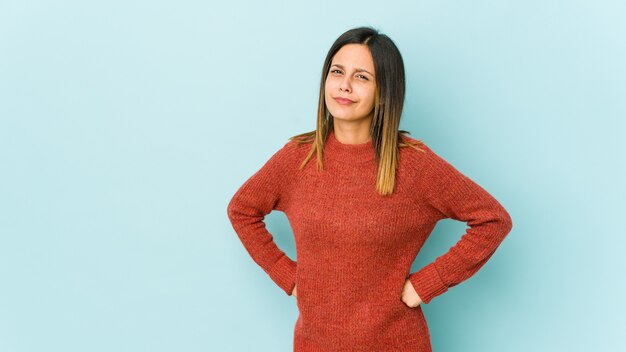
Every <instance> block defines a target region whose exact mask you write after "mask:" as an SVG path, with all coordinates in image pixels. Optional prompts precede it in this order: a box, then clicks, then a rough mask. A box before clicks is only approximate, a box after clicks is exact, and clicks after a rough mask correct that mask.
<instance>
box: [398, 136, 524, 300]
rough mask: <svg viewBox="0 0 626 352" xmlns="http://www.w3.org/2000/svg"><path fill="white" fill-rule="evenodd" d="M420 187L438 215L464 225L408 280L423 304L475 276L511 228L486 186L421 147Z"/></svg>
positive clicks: (509, 218)
mask: <svg viewBox="0 0 626 352" xmlns="http://www.w3.org/2000/svg"><path fill="white" fill-rule="evenodd" d="M425 149H426V154H425V155H424V159H423V160H424V163H422V164H421V167H422V169H423V172H421V173H420V176H421V180H420V181H419V182H424V183H423V186H422V187H421V188H420V189H424V190H425V192H426V198H427V203H428V204H429V206H431V207H432V208H433V209H434V210H435V211H436V212H438V213H439V214H440V216H441V218H442V219H443V218H451V219H454V220H458V221H463V222H466V223H467V224H468V225H469V229H467V231H466V233H465V234H464V235H463V236H461V239H460V240H459V241H458V242H457V243H456V244H455V245H454V246H452V247H451V248H450V249H449V251H448V252H447V253H445V254H443V255H441V256H439V257H438V258H437V259H435V260H434V261H433V262H432V263H430V264H428V265H426V266H424V267H423V268H422V269H420V270H419V271H417V272H415V273H412V274H410V275H409V280H410V281H411V284H412V285H413V287H414V289H415V291H416V292H417V294H418V295H419V297H420V298H421V299H422V301H423V302H424V303H429V302H430V301H431V300H432V299H433V298H435V297H436V296H438V295H440V294H442V293H444V292H446V291H447V290H448V288H450V287H453V286H455V285H457V284H459V283H461V282H462V281H464V280H466V279H468V278H469V277H471V276H472V275H474V274H475V273H476V272H477V271H478V270H479V269H480V268H481V267H482V266H483V265H485V263H486V262H487V260H489V258H490V257H491V256H492V255H493V254H494V252H495V250H496V248H497V247H498V246H499V245H500V243H501V242H502V241H503V240H504V238H505V236H506V235H507V234H508V233H509V232H510V231H511V228H512V220H511V217H510V216H509V214H508V213H507V211H506V210H505V209H504V207H502V205H501V204H500V203H499V202H498V201H497V200H496V199H495V198H493V197H492V196H491V195H490V194H489V193H488V192H487V191H486V190H485V189H483V188H482V187H481V186H479V185H478V184H476V183H475V182H473V181H472V180H470V179H469V178H468V177H467V176H465V175H463V174H462V173H461V172H460V171H458V170H457V169H455V168H454V167H453V166H452V165H450V164H449V163H448V162H446V161H445V160H444V159H442V158H441V157H439V156H438V155H437V154H435V153H434V152H433V151H432V150H431V149H430V148H428V147H426V148H425Z"/></svg>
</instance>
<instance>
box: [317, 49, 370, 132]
mask: <svg viewBox="0 0 626 352" xmlns="http://www.w3.org/2000/svg"><path fill="white" fill-rule="evenodd" d="M375 74H376V72H374V60H373V59H372V54H371V53H370V50H369V48H368V47H367V45H364V44H346V45H344V46H343V47H342V48H341V49H339V51H337V53H336V54H335V56H334V57H333V59H332V61H331V66H330V70H329V72H328V76H326V84H325V89H324V96H325V99H326V108H327V109H328V111H329V112H330V114H331V115H332V116H333V117H334V118H335V119H339V120H345V121H360V120H366V119H371V118H372V114H373V110H374V99H375V95H376V76H375Z"/></svg>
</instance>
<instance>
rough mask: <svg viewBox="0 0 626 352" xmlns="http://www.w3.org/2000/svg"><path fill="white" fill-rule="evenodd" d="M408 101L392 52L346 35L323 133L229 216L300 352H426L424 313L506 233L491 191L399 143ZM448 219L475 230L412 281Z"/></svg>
mask: <svg viewBox="0 0 626 352" xmlns="http://www.w3.org/2000/svg"><path fill="white" fill-rule="evenodd" d="M404 91H405V83H404V66H403V61H402V57H401V55H400V52H399V51H398V49H397V47H396V46H395V44H394V43H393V42H392V41H391V39H389V38H388V37H387V36H386V35H384V34H380V33H378V32H377V31H376V30H374V29H372V28H367V27H361V28H355V29H352V30H349V31H347V32H345V33H344V34H342V35H341V36H340V37H339V38H338V39H337V40H336V41H335V43H334V44H333V45H332V47H331V48H330V50H329V52H328V55H327V56H326V60H325V62H324V67H323V71H322V80H321V86H320V95H319V105H318V114H317V127H316V129H315V130H314V131H311V132H308V133H304V134H300V135H297V136H294V137H291V138H290V140H289V142H287V143H286V144H285V145H284V146H283V147H282V148H281V149H280V150H278V151H277V152H276V153H275V154H274V155H273V156H272V157H271V158H270V159H269V160H268V161H267V162H266V163H265V165H263V167H262V168H261V169H260V170H259V171H257V172H256V173H255V174H254V175H252V176H251V177H250V178H249V179H248V180H247V181H246V182H245V183H244V184H243V185H242V186H241V187H240V188H239V190H238V191H237V192H236V193H235V195H234V196H233V198H232V200H231V201H230V203H229V205H228V216H229V218H230V221H231V223H232V225H233V228H234V230H235V231H236V233H237V235H238V236H239V238H240V239H241V241H242V243H243V245H244V247H245V248H246V250H247V251H248V253H249V254H250V255H251V257H252V259H253V260H254V261H255V262H256V263H257V264H258V265H260V266H261V267H262V268H263V270H265V272H267V274H268V275H269V276H270V278H271V279H272V280H273V281H274V282H275V283H276V284H277V285H278V286H279V287H280V288H281V289H283V290H284V291H285V293H286V294H287V295H293V296H295V297H296V302H297V306H298V309H299V316H298V319H297V321H296V323H295V330H294V351H298V352H306V351H324V352H329V351H342V352H346V351H423V352H426V351H431V344H430V334H429V331H428V326H427V324H426V320H425V318H424V314H423V312H422V309H421V304H422V303H424V304H427V303H429V302H430V301H431V300H432V299H433V298H435V297H436V296H438V295H441V294H442V293H444V292H446V291H447V289H448V288H450V287H452V286H455V285H457V284H459V283H460V282H462V281H464V280H466V279H467V278H469V277H470V276H472V275H473V274H474V273H476V272H477V271H478V270H479V269H480V268H481V267H482V266H483V265H484V264H485V262H486V261H487V260H488V259H489V258H490V257H491V256H492V255H493V253H494V251H495V250H496V248H497V247H498V246H499V244H500V243H501V242H502V240H503V239H504V238H505V236H506V235H507V234H508V233H509V231H510V230H511V227H512V221H511V218H510V216H509V214H508V213H507V211H506V210H505V209H504V208H503V207H502V205H501V204H500V203H499V202H498V201H497V200H496V199H494V198H493V197H492V196H491V195H490V194H489V193H488V192H487V191H485V190H484V189H483V188H482V187H480V186H479V185H478V184H476V183H474V182H473V181H472V180H470V179H469V178H468V177H466V176H465V175H463V174H462V173H461V172H459V171H458V170H457V169H455V168H454V167H453V166H452V165H450V164H449V163H448V162H446V161H445V160H443V159H442V158H441V157H439V156H438V155H437V154H435V153H434V152H433V151H432V150H431V149H430V148H429V147H428V146H427V145H426V144H425V143H424V142H422V141H419V140H416V139H413V138H411V137H408V136H407V135H406V134H407V132H406V131H399V130H398V127H399V124H400V115H401V113H402V106H403V103H404ZM314 159H315V162H312V161H313V160H314ZM272 210H279V211H282V212H284V213H285V214H286V216H287V218H288V219H289V222H290V224H291V226H292V229H293V233H294V237H295V242H296V256H297V261H294V260H292V259H290V258H289V257H288V256H287V255H285V253H284V252H283V251H282V250H281V249H279V248H278V247H277V246H276V244H275V242H274V241H273V240H272V239H273V237H272V235H271V234H270V233H269V232H268V231H267V230H266V227H265V224H264V222H263V219H264V216H265V215H266V214H268V213H270V212H271V211H272ZM444 218H451V219H455V220H459V221H463V222H466V223H467V224H468V225H469V226H470V228H469V229H468V230H467V232H466V233H465V234H464V235H463V236H462V237H461V239H460V240H459V241H458V242H457V243H456V244H455V245H454V246H453V247H451V248H450V250H449V251H448V252H447V253H445V254H443V255H441V256H439V257H438V258H437V259H436V260H434V261H433V262H432V263H430V264H428V265H426V266H425V267H423V268H422V269H420V270H418V271H417V272H414V273H409V270H410V267H411V264H412V262H413V261H414V259H415V257H416V255H417V253H418V252H419V250H420V248H421V247H422V245H423V243H424V242H425V241H426V239H427V238H428V236H429V235H430V233H431V231H432V230H433V228H434V227H435V225H436V223H437V222H438V221H439V220H441V219H444Z"/></svg>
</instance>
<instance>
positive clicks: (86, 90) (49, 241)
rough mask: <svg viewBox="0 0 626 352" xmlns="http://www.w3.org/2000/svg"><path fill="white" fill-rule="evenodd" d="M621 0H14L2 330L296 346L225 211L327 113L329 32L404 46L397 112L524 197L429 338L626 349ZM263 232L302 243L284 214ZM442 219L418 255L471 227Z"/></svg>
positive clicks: (516, 200)
mask: <svg viewBox="0 0 626 352" xmlns="http://www.w3.org/2000/svg"><path fill="white" fill-rule="evenodd" d="M625 17H626V5H625V3H624V2H623V1H550V0H547V1H546V0H542V1H539V0H530V1H483V0H478V1H388V2H381V1H363V0H360V1H342V2H336V1H308V2H306V3H296V2H292V1H275V2H255V1H248V2H243V1H230V2H211V1H210V2H205V1H158V0H157V1H155V0H152V1H147V0H146V1H136V0H131V1H128V0H127V1H110V0H109V1H90V2H85V1H62V2H59V1H28V2H22V1H12V2H9V1H3V2H1V3H0V168H1V169H0V181H1V182H0V350H1V351H7V352H22V351H64V352H69V351H92V352H95V351H155V352H156V351H252V350H254V351H290V350H291V348H292V347H291V346H292V345H291V344H292V337H293V324H294V323H295V320H296V318H297V306H296V303H295V299H294V297H290V296H287V295H285V294H284V292H282V291H281V290H280V288H278V287H277V286H276V285H274V283H273V282H272V281H271V280H270V278H269V276H267V275H266V274H265V273H264V272H263V271H262V269H260V268H259V267H258V266H256V264H255V263H254V262H253V261H252V260H251V258H250V257H249V256H248V253H247V252H246V251H245V249H244V248H243V246H242V245H241V243H240V242H239V239H238V237H237V236H236V234H235V232H234V231H233V229H232V227H231V225H230V223H229V221H228V218H227V216H226V205H227V203H228V201H229V200H230V197H231V196H232V195H233V194H234V192H235V191H236V189H237V188H238V187H239V186H240V185H241V184H242V183H243V182H244V181H245V180H246V179H247V178H248V177H250V176H251V175H252V174H253V173H254V172H255V171H256V170H258V169H259V168H260V167H261V166H262V165H263V163H264V162H265V161H266V160H267V159H268V158H269V157H270V156H271V155H272V154H273V153H274V152H275V151H276V150H278V149H279V148H280V147H281V146H282V145H283V144H284V143H285V142H286V141H287V138H288V137H290V136H292V135H295V134H298V133H301V132H305V131H309V130H312V129H314V127H315V113H316V105H317V93H318V89H319V86H318V84H319V79H320V77H319V75H320V71H321V67H322V62H323V59H324V56H325V55H326V52H327V50H328V48H329V47H330V45H331V44H332V42H333V41H334V40H335V38H336V37H337V36H339V35H340V34H341V33H343V32H344V31H345V30H347V29H349V28H352V27H355V26H360V25H372V26H375V27H377V28H378V29H380V30H381V31H382V32H383V33H385V34H387V35H389V36H390V37H391V38H392V39H393V40H394V41H395V42H396V44H397V45H398V47H399V48H400V50H401V52H402V55H403V57H404V61H405V66H406V70H407V80H408V92H407V100H406V104H405V111H404V115H403V121H402V125H401V128H403V129H406V130H409V131H410V132H411V136H413V137H414V138H418V139H422V140H424V141H425V142H426V143H428V144H429V145H430V146H431V148H433V149H434V150H435V151H436V152H438V153H439V154H440V155H441V156H442V157H444V158H445V159H446V160H447V161H449V162H450V163H451V164H452V165H454V166H455V167H456V168H457V169H459V170H460V171H462V172H463V173H464V174H466V175H467V176H469V177H470V178H472V179H473V180H474V181H476V182H477V183H479V184H480V185H481V186H483V187H484V188H485V189H487V190H488V191H489V192H490V193H491V194H492V195H493V196H494V197H496V198H497V199H498V200H499V201H500V202H501V203H502V204H503V205H504V206H505V208H507V210H508V211H509V213H510V214H511V216H512V218H513V230H512V232H511V233H510V234H509V237H507V239H506V240H505V241H504V242H503V244H502V245H501V246H500V248H499V249H498V251H497V252H496V254H495V255H494V256H493V257H492V259H491V260H490V261H489V262H488V263H487V264H486V266H485V267H483V269H481V271H479V272H478V273H477V274H476V275H475V276H473V277H472V278H470V279H469V280H468V281H466V282H464V283H462V284H461V285H459V286H456V287H454V288H452V289H450V290H449V291H448V292H446V293H445V294H444V295H442V296H439V297H437V298H436V299H435V300H433V301H432V302H431V303H430V304H428V305H424V306H423V307H424V312H425V314H426V317H427V321H428V323H429V327H430V329H431V334H432V344H433V348H434V351H439V352H443V351H466V352H469V351H481V352H488V351H588V350H596V351H623V350H625V349H626V342H624V339H623V338H622V337H621V336H620V335H623V334H624V333H626V322H625V321H626V319H624V316H626V305H625V303H624V294H625V290H624V288H625V283H624V273H625V272H626V270H625V269H626V260H625V255H624V250H625V249H626V236H625V234H624V230H623V223H622V222H621V221H620V219H623V213H624V210H625V208H624V205H623V200H624V199H625V198H626V194H625V193H626V191H625V187H624V183H623V182H624V181H623V180H624V179H626V177H625V176H626V175H625V173H626V172H625V170H626V168H625V167H624V160H625V157H624V152H625V151H626V150H625V149H626V148H624V143H623V141H622V138H623V137H624V133H625V132H626V131H625V128H624V127H625V123H624V118H625V117H626V68H625V65H624V63H625V62H626V45H624V38H625V37H626V25H624V23H625V22H624V21H623V20H624V18H625ZM266 221H267V225H268V229H269V230H270V232H272V233H273V234H274V235H275V240H276V242H277V243H278V244H279V246H280V247H281V248H283V249H284V250H285V251H286V252H287V254H288V255H290V256H291V257H292V258H295V248H294V241H293V237H292V233H291V229H290V227H289V224H288V222H287V220H286V218H285V216H284V214H283V213H280V212H273V213H272V214H270V215H269V216H268V217H267V218H266ZM465 228H466V226H465V224H464V223H460V222H455V221H452V220H449V219H448V220H443V221H441V222H440V223H439V224H438V225H437V227H436V229H435V231H434V232H433V234H432V236H431V238H430V239H429V240H428V241H427V243H426V246H425V247H424V249H423V251H422V252H421V253H420V254H419V255H418V257H417V258H416V261H415V263H414V265H413V267H412V271H416V270H418V269H419V268H421V267H422V266H423V265H425V264H427V263H429V262H430V261H432V260H434V259H435V258H436V257H437V256H438V255H440V254H443V253H444V252H445V251H446V250H447V249H448V248H449V247H450V246H451V245H452V244H454V243H455V242H456V241H457V240H458V239H459V237H460V236H461V234H462V233H463V231H464V229H465Z"/></svg>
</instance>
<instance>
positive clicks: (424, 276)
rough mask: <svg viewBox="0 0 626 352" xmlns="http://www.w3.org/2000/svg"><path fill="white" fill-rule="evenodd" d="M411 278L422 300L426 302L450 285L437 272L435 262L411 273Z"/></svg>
mask: <svg viewBox="0 0 626 352" xmlns="http://www.w3.org/2000/svg"><path fill="white" fill-rule="evenodd" d="M409 280H410V281H411V284H413V288H414V289H415V291H416V292H417V294H418V295H419V296H420V298H421V299H422V302H424V303H426V304H428V303H429V302H430V301H431V300H432V299H433V298H435V297H437V296H439V295H440V294H442V293H444V292H446V291H447V290H448V286H446V284H445V283H444V282H443V281H442V280H441V277H440V276H439V273H438V272H437V268H436V267H435V263H430V264H428V265H426V266H425V267H423V268H422V269H420V270H419V271H416V272H414V273H413V274H411V275H409Z"/></svg>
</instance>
